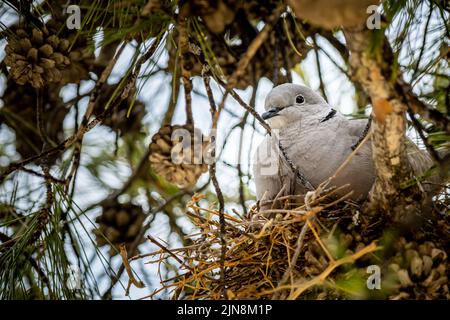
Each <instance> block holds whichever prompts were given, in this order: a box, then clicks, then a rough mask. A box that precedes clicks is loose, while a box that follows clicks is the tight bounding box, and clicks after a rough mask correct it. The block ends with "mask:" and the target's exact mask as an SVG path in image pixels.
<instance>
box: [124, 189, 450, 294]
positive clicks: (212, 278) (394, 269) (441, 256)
mask: <svg viewBox="0 0 450 320" xmlns="http://www.w3.org/2000/svg"><path fill="white" fill-rule="evenodd" d="M336 191H337V189H334V190H326V189H325V188H324V187H319V188H318V189H316V190H315V191H314V192H308V193H307V194H306V195H298V196H284V197H279V198H278V199H277V201H276V203H273V204H274V206H275V205H277V206H278V208H277V209H276V208H274V209H266V210H260V209H259V208H258V205H256V206H254V207H253V208H251V210H250V212H249V214H248V215H247V216H246V217H239V216H238V215H233V216H232V215H230V214H227V213H225V222H226V226H225V233H224V234H223V235H221V234H220V223H219V220H218V219H217V217H218V216H219V215H220V213H219V211H217V210H216V209H214V208H205V207H204V206H201V205H200V204H199V203H200V202H201V200H202V199H203V198H204V196H202V195H198V194H197V195H194V197H193V198H192V200H191V202H189V204H188V210H187V212H186V214H187V215H188V216H189V218H190V219H191V221H192V222H193V223H194V224H195V225H196V226H197V227H198V230H199V232H198V233H196V234H193V235H191V236H190V239H191V240H192V244H191V245H189V246H187V247H184V248H178V249H169V248H166V247H165V246H164V245H163V244H162V243H161V242H160V241H158V240H157V239H154V238H152V237H149V240H150V241H152V242H153V243H154V244H156V245H157V246H159V247H160V248H161V250H158V251H156V252H152V253H149V254H145V255H140V256H139V257H134V258H132V259H131V260H135V259H138V258H149V257H150V259H151V260H150V261H149V263H164V262H168V261H169V260H172V263H177V264H179V265H180V269H179V270H180V271H179V274H178V275H177V276H175V277H172V278H170V279H161V284H162V287H161V288H160V289H159V290H157V291H155V292H154V293H153V294H152V295H150V296H149V297H150V298H152V297H153V296H155V295H156V294H158V293H160V292H161V291H163V290H166V292H170V296H171V298H172V299H224V298H226V299H355V298H357V299H449V298H450V294H449V288H448V276H449V268H448V266H449V264H448V259H447V254H446V252H448V251H447V250H448V248H449V240H450V236H449V235H450V223H449V218H448V212H447V213H444V214H442V212H441V213H438V212H434V213H433V215H435V217H434V218H433V219H432V222H430V221H431V220H428V222H427V223H426V224H423V225H422V226H421V227H418V228H417V229H416V230H415V231H414V232H411V233H405V232H403V231H399V228H398V227H395V226H393V225H389V223H388V222H384V221H381V220H380V219H378V218H371V217H368V216H366V215H363V214H362V213H361V207H360V205H358V204H357V203H354V202H351V201H348V200H346V197H343V198H339V199H336V198H335V194H336ZM444 196H445V195H444ZM441 199H442V197H441ZM448 200H449V199H448V197H445V201H447V205H448ZM280 204H281V205H280ZM430 231H431V232H430ZM221 236H222V237H223V239H224V241H225V244H226V247H225V248H226V250H225V258H224V259H223V256H222V251H221ZM374 266H375V267H374ZM377 268H379V269H377ZM374 270H375V271H374ZM376 270H379V271H380V282H379V285H378V284H377V281H376V280H374V279H375V278H374V277H372V278H369V277H370V276H371V275H373V274H372V273H373V272H376ZM221 271H223V273H222V272H221ZM375 277H376V275H375Z"/></svg>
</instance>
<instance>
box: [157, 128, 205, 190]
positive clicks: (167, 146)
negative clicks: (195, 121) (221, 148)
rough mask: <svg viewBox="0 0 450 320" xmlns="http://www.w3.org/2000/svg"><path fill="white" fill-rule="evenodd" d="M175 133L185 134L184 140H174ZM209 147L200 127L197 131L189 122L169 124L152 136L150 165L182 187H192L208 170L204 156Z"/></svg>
mask: <svg viewBox="0 0 450 320" xmlns="http://www.w3.org/2000/svg"><path fill="white" fill-rule="evenodd" d="M174 134H175V135H178V136H179V135H183V139H182V140H181V141H173V140H172V135H174ZM175 135H174V137H173V138H174V139H175V138H176V137H175ZM187 138H190V139H187ZM188 140H190V141H188ZM209 146H210V145H209V144H208V142H206V141H205V139H204V138H203V135H202V133H201V131H200V130H199V129H195V130H194V129H193V127H192V126H189V125H184V126H180V125H174V126H170V125H167V126H164V127H162V128H161V129H160V130H159V132H158V133H156V134H155V135H154V136H153V138H152V142H151V144H150V150H151V154H150V157H149V159H150V165H151V167H152V168H153V170H154V171H155V172H156V174H158V175H160V176H162V177H164V178H165V179H166V180H167V181H169V182H171V183H174V184H176V185H178V186H179V187H181V188H185V187H188V186H192V185H194V184H195V183H196V182H197V180H198V178H199V177H200V176H201V175H202V173H204V172H206V171H207V170H208V165H207V164H206V163H204V157H203V155H204V154H205V152H206V151H207V150H208V148H209ZM200 148H201V150H197V149H200Z"/></svg>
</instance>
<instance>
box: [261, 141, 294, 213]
mask: <svg viewBox="0 0 450 320" xmlns="http://www.w3.org/2000/svg"><path fill="white" fill-rule="evenodd" d="M273 141H274V140H273V138H272V137H271V136H267V137H265V138H264V140H263V141H262V142H261V144H260V145H259V146H258V148H257V150H256V154H255V156H254V159H253V176H254V180H255V187H256V196H257V199H258V200H272V199H274V198H275V197H276V196H277V194H278V193H279V192H280V190H281V189H282V188H283V185H284V188H283V190H284V192H283V195H284V194H292V193H293V190H292V186H293V182H294V180H293V179H294V177H293V174H292V173H291V172H290V170H289V169H288V168H287V166H286V164H285V163H284V162H283V161H282V160H281V159H280V156H279V155H280V154H279V149H278V148H276V146H275V145H274V143H273ZM262 207H264V205H262Z"/></svg>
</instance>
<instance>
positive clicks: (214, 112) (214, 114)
mask: <svg viewBox="0 0 450 320" xmlns="http://www.w3.org/2000/svg"><path fill="white" fill-rule="evenodd" d="M203 82H204V84H205V88H206V92H207V94H208V99H209V103H210V112H211V118H212V126H211V132H212V135H211V143H214V144H215V139H216V137H215V136H214V135H215V130H216V129H217V122H218V121H219V116H220V113H221V111H222V110H223V106H224V103H225V95H226V93H225V94H224V98H223V99H222V102H223V103H221V105H219V108H217V107H216V105H215V103H214V97H213V96H212V91H211V87H210V85H209V82H210V79H209V77H207V76H206V75H204V76H203ZM211 157H212V158H213V159H214V160H213V162H212V163H211V164H210V165H209V175H210V177H211V181H212V183H213V186H214V189H215V191H216V195H217V199H218V200H219V223H220V232H219V236H220V283H221V287H222V296H223V298H225V299H226V298H227V291H226V287H225V282H226V274H225V259H226V248H227V244H226V241H225V224H226V222H225V214H224V210H225V200H224V197H223V194H222V190H221V189H220V185H219V181H218V180H217V176H216V159H215V157H216V150H215V148H214V149H213V151H212V152H211Z"/></svg>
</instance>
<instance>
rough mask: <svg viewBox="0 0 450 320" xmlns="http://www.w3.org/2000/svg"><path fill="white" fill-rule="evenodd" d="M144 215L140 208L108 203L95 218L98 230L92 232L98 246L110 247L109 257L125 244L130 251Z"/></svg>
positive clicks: (127, 204) (128, 204) (129, 204)
mask: <svg viewBox="0 0 450 320" xmlns="http://www.w3.org/2000/svg"><path fill="white" fill-rule="evenodd" d="M144 220H145V214H144V212H143V211H142V208H141V207H140V206H136V205H133V204H131V203H126V204H120V203H116V202H114V203H108V204H105V205H103V211H102V214H101V215H100V216H98V217H97V219H96V222H97V223H98V224H99V227H98V229H95V230H94V234H95V235H96V241H97V245H98V246H100V247H101V246H104V245H112V247H111V250H110V251H109V253H110V255H111V256H114V255H116V254H117V253H118V252H119V246H120V245H121V244H125V247H126V248H127V249H130V246H131V244H132V243H133V242H134V241H135V240H136V237H137V236H138V235H139V233H140V231H141V230H142V227H143V222H144Z"/></svg>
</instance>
